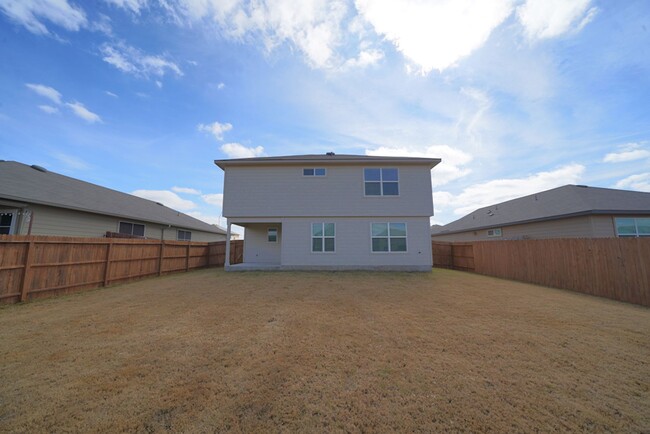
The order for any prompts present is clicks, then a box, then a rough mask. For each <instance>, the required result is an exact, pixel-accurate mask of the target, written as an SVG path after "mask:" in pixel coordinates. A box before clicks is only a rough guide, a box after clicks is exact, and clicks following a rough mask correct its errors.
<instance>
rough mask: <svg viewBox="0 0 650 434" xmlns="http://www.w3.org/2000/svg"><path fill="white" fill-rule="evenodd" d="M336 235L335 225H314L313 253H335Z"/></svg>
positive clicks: (312, 231)
mask: <svg viewBox="0 0 650 434" xmlns="http://www.w3.org/2000/svg"><path fill="white" fill-rule="evenodd" d="M335 234H336V229H335V227H334V223H312V224H311V251H312V252H333V251H334V238H335Z"/></svg>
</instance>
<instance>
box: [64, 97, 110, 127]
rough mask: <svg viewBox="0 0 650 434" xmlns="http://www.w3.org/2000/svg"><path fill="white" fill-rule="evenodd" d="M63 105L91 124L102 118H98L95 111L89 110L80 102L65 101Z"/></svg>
mask: <svg viewBox="0 0 650 434" xmlns="http://www.w3.org/2000/svg"><path fill="white" fill-rule="evenodd" d="M65 105H66V106H68V107H69V108H70V110H72V112H73V113H74V114H75V115H77V116H79V117H80V118H81V119H83V120H85V121H87V122H90V123H91V124H94V123H95V122H101V121H102V118H100V117H99V115H98V114H97V113H93V112H91V111H90V110H88V109H87V108H86V107H84V105H83V104H82V103H80V102H72V103H71V102H67V103H65Z"/></svg>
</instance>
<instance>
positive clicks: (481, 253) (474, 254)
mask: <svg viewBox="0 0 650 434" xmlns="http://www.w3.org/2000/svg"><path fill="white" fill-rule="evenodd" d="M431 245H432V250H433V266H434V267H444V268H453V269H459V270H464V271H474V272H476V273H480V274H485V275H488V276H495V277H502V278H505V279H512V280H518V281H522V282H528V283H535V284H538V285H545V286H552V287H555V288H563V289H570V290H573V291H578V292H582V293H585V294H591V295H597V296H600V297H607V298H611V299H614V300H620V301H626V302H629V303H635V304H640V305H643V306H650V238H563V239H544V240H519V241H476V242H471V243H442V242H436V241H434V242H432V244H431Z"/></svg>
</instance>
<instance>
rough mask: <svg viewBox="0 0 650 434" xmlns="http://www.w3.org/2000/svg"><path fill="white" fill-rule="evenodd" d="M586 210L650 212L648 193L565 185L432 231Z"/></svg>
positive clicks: (453, 230) (549, 217) (504, 223)
mask: <svg viewBox="0 0 650 434" xmlns="http://www.w3.org/2000/svg"><path fill="white" fill-rule="evenodd" d="M586 214H643V215H645V214H650V193H642V192H638V191H629V190H615V189H611V188H600V187H587V186H584V185H565V186H563V187H558V188H554V189H552V190H547V191H542V192H540V193H535V194H531V195H529V196H524V197H520V198H517V199H513V200H509V201H506V202H502V203H498V204H495V205H490V206H486V207H483V208H480V209H477V210H476V211H474V212H472V213H470V214H468V215H466V216H465V217H462V218H460V219H458V220H456V221H453V222H451V223H449V224H447V225H445V226H442V227H438V228H433V227H432V228H431V233H432V234H435V235H441V234H449V233H456V232H464V231H469V230H477V229H485V228H493V227H498V226H508V225H513V224H520V223H528V222H533V221H543V220H554V219H558V218H562V217H570V216H579V215H586Z"/></svg>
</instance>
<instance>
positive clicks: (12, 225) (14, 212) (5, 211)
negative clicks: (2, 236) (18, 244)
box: [0, 209, 18, 235]
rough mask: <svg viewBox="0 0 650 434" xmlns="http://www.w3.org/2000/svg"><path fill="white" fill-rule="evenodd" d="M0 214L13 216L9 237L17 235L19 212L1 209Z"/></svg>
mask: <svg viewBox="0 0 650 434" xmlns="http://www.w3.org/2000/svg"><path fill="white" fill-rule="evenodd" d="M0 214H11V216H12V217H11V223H10V224H9V233H8V234H7V235H14V234H15V233H16V222H17V221H18V210H17V209H0Z"/></svg>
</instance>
